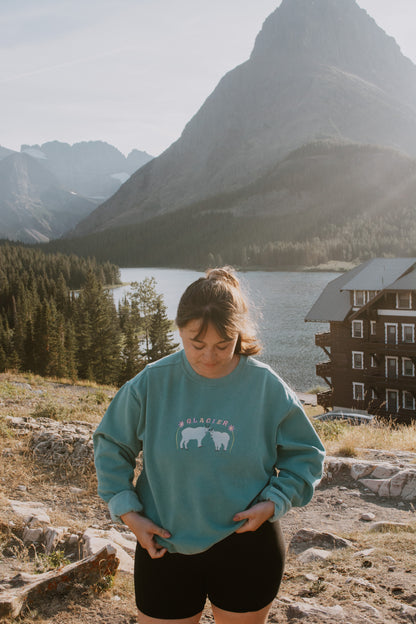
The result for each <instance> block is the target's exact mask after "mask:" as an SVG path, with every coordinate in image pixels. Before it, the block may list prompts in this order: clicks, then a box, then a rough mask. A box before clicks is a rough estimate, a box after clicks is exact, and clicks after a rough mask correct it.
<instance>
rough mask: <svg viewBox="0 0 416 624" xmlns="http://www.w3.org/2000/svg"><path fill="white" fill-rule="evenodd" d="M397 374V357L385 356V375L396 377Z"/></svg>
mask: <svg viewBox="0 0 416 624" xmlns="http://www.w3.org/2000/svg"><path fill="white" fill-rule="evenodd" d="M398 374H399V358H398V357H386V377H389V378H390V379H397V377H398Z"/></svg>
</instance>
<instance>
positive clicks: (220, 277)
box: [205, 266, 240, 288]
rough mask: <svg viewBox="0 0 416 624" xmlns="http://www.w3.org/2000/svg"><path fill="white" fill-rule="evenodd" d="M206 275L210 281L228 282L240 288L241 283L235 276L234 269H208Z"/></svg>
mask: <svg viewBox="0 0 416 624" xmlns="http://www.w3.org/2000/svg"><path fill="white" fill-rule="evenodd" d="M205 275H206V277H207V279H208V280H212V281H215V280H216V281H219V282H228V283H230V284H232V285H233V286H234V287H235V288H238V287H239V286H240V282H239V281H238V279H237V278H236V276H235V271H234V269H233V268H232V267H229V266H225V267H221V268H218V269H208V270H207V271H206V272H205Z"/></svg>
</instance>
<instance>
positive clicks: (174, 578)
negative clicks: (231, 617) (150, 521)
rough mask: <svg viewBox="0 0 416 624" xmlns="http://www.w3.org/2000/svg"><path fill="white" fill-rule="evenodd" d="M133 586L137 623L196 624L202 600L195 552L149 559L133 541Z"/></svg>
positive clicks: (199, 566) (200, 573)
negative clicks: (134, 548) (134, 546)
mask: <svg viewBox="0 0 416 624" xmlns="http://www.w3.org/2000/svg"><path fill="white" fill-rule="evenodd" d="M134 589H135V594H136V605H137V608H138V611H139V622H140V624H164V623H165V622H166V623H167V624H175V623H176V622H177V623H178V624H197V623H198V622H199V620H200V618H201V613H202V611H203V609H204V605H205V600H206V595H207V594H206V589H205V583H204V575H203V570H202V569H201V563H200V556H199V555H181V554H177V553H174V554H172V553H169V552H167V553H165V555H164V556H163V557H161V558H158V559H152V558H151V557H150V555H149V553H148V552H147V550H145V549H144V548H142V547H141V546H140V544H137V547H136V557H135V561H134Z"/></svg>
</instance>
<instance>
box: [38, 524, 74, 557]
mask: <svg viewBox="0 0 416 624" xmlns="http://www.w3.org/2000/svg"><path fill="white" fill-rule="evenodd" d="M67 531H68V528H67V527H57V528H54V527H46V528H45V529H44V530H43V539H44V542H45V551H46V553H50V552H52V550H54V549H55V548H56V547H57V545H58V543H59V542H60V541H61V539H62V537H63V536H64V535H65V533H66V532H67Z"/></svg>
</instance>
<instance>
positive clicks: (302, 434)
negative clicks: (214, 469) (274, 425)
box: [258, 400, 325, 522]
mask: <svg viewBox="0 0 416 624" xmlns="http://www.w3.org/2000/svg"><path fill="white" fill-rule="evenodd" d="M324 458H325V449H324V447H323V445H322V442H321V441H320V439H319V437H318V435H317V433H316V432H315V430H314V428H313V426H312V424H311V423H310V421H309V419H308V417H307V416H306V414H305V412H304V411H303V409H302V407H301V406H300V405H299V404H298V403H297V400H296V402H295V403H294V404H293V405H292V407H291V408H290V410H289V411H288V413H287V415H286V416H285V418H284V419H283V420H282V422H281V423H280V425H279V427H278V430H277V460H276V464H275V469H276V474H275V475H273V476H272V477H271V478H270V480H269V482H268V484H267V486H266V487H265V488H264V489H263V490H262V491H261V492H260V494H259V496H258V501H264V500H270V501H272V503H274V506H275V513H274V515H273V516H272V518H270V521H271V522H274V521H276V520H278V519H279V518H281V517H282V516H284V515H285V514H286V513H287V512H288V511H289V509H291V507H302V506H304V505H306V504H307V503H309V501H310V500H311V498H312V496H313V493H314V490H315V487H316V486H317V485H318V483H319V481H320V479H321V477H322V472H323V462H324Z"/></svg>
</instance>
